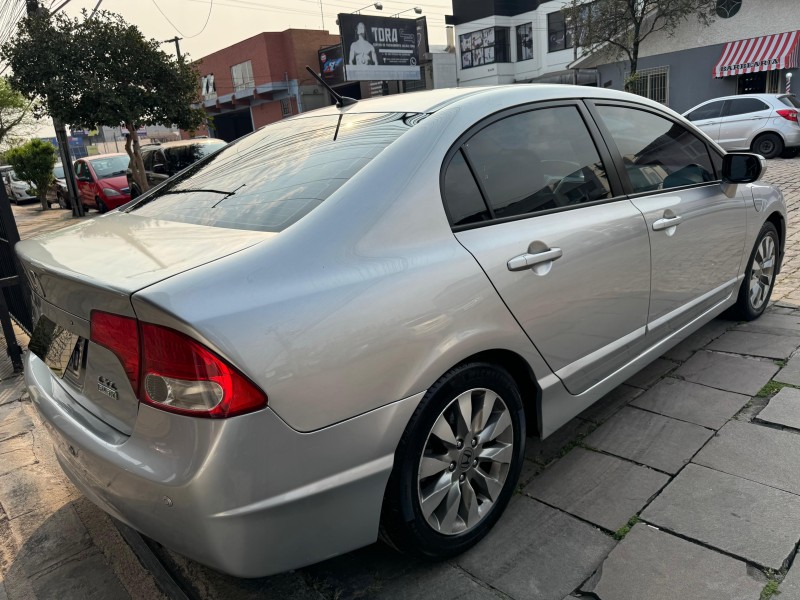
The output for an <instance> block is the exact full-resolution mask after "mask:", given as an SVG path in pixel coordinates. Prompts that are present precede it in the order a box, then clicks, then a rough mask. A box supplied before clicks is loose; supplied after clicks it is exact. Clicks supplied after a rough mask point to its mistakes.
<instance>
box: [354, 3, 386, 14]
mask: <svg viewBox="0 0 800 600" xmlns="http://www.w3.org/2000/svg"><path fill="white" fill-rule="evenodd" d="M370 6H372V7H374V8H375V10H383V4H381V3H380V2H373V3H372V4H367V5H366V6H363V7H361V8H359V9H358V10H354V11H353V12H352V13H350V14H353V13H356V14H361V11H362V10H366V9H367V8H369V7H370Z"/></svg>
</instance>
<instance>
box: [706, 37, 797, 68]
mask: <svg viewBox="0 0 800 600" xmlns="http://www.w3.org/2000/svg"><path fill="white" fill-rule="evenodd" d="M798 41H800V31H789V32H786V33H776V34H775V35H765V36H764V37H757V38H750V39H747V40H738V41H736V42H728V43H727V44H725V49H724V50H723V51H722V56H721V57H720V59H719V62H717V65H716V66H715V67H714V77H728V76H729V75H744V74H745V73H755V72H757V71H774V70H776V69H792V68H795V67H797V65H798V56H797V54H798Z"/></svg>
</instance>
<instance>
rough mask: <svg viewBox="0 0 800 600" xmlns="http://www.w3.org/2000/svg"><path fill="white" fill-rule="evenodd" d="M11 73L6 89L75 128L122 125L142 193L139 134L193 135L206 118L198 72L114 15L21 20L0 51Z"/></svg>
mask: <svg viewBox="0 0 800 600" xmlns="http://www.w3.org/2000/svg"><path fill="white" fill-rule="evenodd" d="M0 52H2V55H3V57H4V58H5V59H6V60H7V61H8V63H9V64H10V66H11V69H12V71H13V75H12V76H11V78H10V81H11V84H12V85H13V86H14V87H15V88H16V89H18V90H20V91H21V92H22V93H23V94H24V95H25V96H26V97H27V98H29V99H31V100H34V99H35V100H39V101H40V102H41V107H42V110H41V111H40V112H42V113H47V114H49V115H52V116H53V117H55V118H57V119H60V120H61V121H62V122H64V123H69V124H70V125H73V126H79V127H86V128H96V127H97V126H100V125H110V126H117V125H119V124H124V126H125V127H126V128H127V129H128V132H129V137H128V141H127V142H126V144H125V151H126V152H127V153H128V156H129V157H130V158H131V170H132V171H133V177H134V180H135V181H136V183H137V184H138V185H139V188H140V189H141V190H143V191H144V190H147V189H148V185H147V178H146V177H145V173H144V163H143V162H142V155H141V151H140V147H139V136H138V135H137V134H136V129H137V128H138V127H140V126H143V125H154V124H157V123H161V124H175V125H178V126H179V127H181V128H183V129H188V130H194V129H196V128H197V127H199V126H200V125H201V124H202V122H203V120H204V119H205V113H204V112H203V110H202V109H200V108H194V107H193V106H192V105H193V104H194V103H196V102H197V101H198V92H199V90H198V83H197V82H198V80H199V74H198V72H197V70H196V68H195V67H194V66H193V65H191V64H189V63H187V62H184V61H177V60H175V59H174V58H172V57H171V56H170V55H168V54H166V53H165V52H162V51H161V50H160V48H159V43H158V42H157V41H156V40H153V39H146V38H145V37H144V35H143V34H142V32H141V31H139V29H138V28H137V27H135V26H133V25H129V24H128V23H126V22H125V21H124V20H123V18H122V17H121V16H119V15H116V14H114V13H110V12H107V11H100V12H98V13H95V15H94V16H93V17H92V18H91V19H89V18H87V14H86V11H84V13H83V17H82V18H74V19H72V18H69V17H68V16H66V15H64V14H63V13H58V14H56V15H54V16H49V15H48V14H47V13H46V12H44V11H39V12H38V13H35V14H33V15H31V16H29V17H26V18H25V19H23V20H22V21H21V23H20V25H19V28H18V31H17V34H16V36H15V37H14V38H12V39H11V40H10V41H8V42H7V43H6V44H4V45H3V46H2V49H0Z"/></svg>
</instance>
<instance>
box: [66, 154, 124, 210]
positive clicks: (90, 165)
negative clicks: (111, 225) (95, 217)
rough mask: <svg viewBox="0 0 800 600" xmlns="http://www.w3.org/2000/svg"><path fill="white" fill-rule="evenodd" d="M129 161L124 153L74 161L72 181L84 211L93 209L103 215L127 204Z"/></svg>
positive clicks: (88, 157)
mask: <svg viewBox="0 0 800 600" xmlns="http://www.w3.org/2000/svg"><path fill="white" fill-rule="evenodd" d="M128 162H129V159H128V155H127V154H100V155H99V156H87V157H86V158H81V159H80V160H78V161H76V162H75V179H77V181H78V191H79V192H80V199H81V203H82V204H83V210H84V211H86V210H88V209H90V208H96V209H97V210H98V211H99V212H101V213H104V212H106V211H108V210H113V209H115V208H118V207H120V206H122V205H123V204H127V203H128V202H130V200H131V193H130V188H129V187H128V179H127V178H126V177H125V171H126V170H127V168H128Z"/></svg>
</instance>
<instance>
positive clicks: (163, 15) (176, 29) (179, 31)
mask: <svg viewBox="0 0 800 600" xmlns="http://www.w3.org/2000/svg"><path fill="white" fill-rule="evenodd" d="M152 2H153V6H155V7H156V9H157V10H158V12H160V13H161V16H162V17H164V18H165V19H166V20H167V23H169V24H170V25H172V27H173V28H174V29H175V31H177V32H178V33H179V34H181V35H182V36H183V37H186V34H184V33H183V32H182V31H181V30H180V29H178V26H177V25H175V23H173V22H172V21H171V20H170V18H169V17H168V16H167V15H166V13H165V12H164V11H163V10H161V7H160V6H159V5H158V3H156V0H152Z"/></svg>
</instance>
